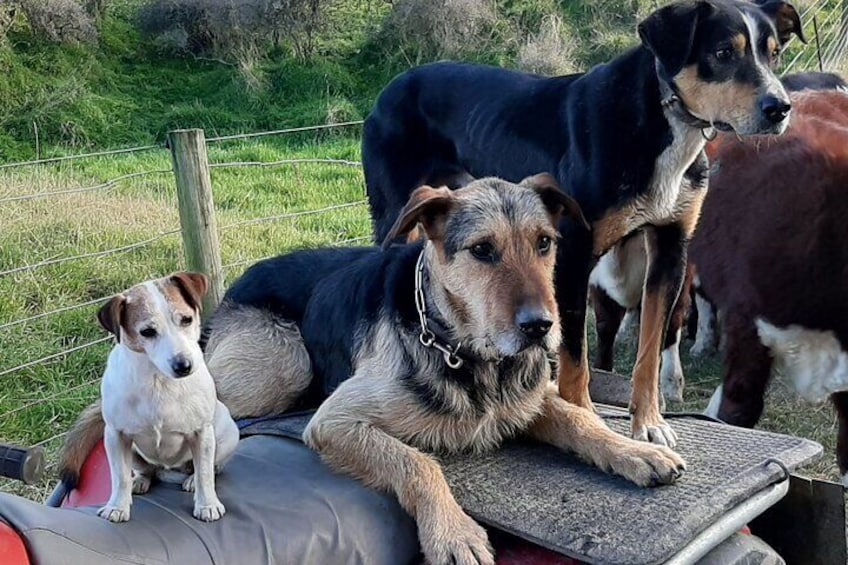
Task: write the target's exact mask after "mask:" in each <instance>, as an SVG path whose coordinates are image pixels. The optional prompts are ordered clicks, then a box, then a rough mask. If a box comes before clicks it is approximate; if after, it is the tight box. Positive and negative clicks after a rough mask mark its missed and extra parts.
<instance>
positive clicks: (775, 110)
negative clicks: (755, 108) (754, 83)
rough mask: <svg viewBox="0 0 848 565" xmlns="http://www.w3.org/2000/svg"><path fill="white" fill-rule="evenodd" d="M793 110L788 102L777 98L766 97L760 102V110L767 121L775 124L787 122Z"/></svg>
mask: <svg viewBox="0 0 848 565" xmlns="http://www.w3.org/2000/svg"><path fill="white" fill-rule="evenodd" d="M791 109H792V104H790V103H789V101H788V100H781V99H780V98H778V97H776V96H765V97H764V98H763V99H762V100H761V101H760V110H762V111H763V114H765V116H766V119H767V120H768V121H770V122H771V123H773V124H779V123H780V122H782V121H783V120H785V119H786V116H788V115H789V110H791Z"/></svg>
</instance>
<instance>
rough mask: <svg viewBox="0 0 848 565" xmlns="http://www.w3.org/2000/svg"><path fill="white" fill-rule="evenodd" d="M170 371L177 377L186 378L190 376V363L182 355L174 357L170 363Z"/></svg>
mask: <svg viewBox="0 0 848 565" xmlns="http://www.w3.org/2000/svg"><path fill="white" fill-rule="evenodd" d="M171 369H173V371H174V374H175V375H177V376H178V377H186V376H188V375H190V374H191V369H192V366H191V361H190V360H189V359H188V358H186V357H183V356H182V355H180V356H177V357H174V360H173V361H171Z"/></svg>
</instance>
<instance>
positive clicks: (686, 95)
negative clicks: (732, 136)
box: [674, 65, 758, 133]
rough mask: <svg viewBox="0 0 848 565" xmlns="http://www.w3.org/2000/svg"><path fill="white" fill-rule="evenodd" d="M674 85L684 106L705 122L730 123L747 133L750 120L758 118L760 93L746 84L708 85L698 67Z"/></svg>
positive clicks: (677, 78) (687, 69)
mask: <svg viewBox="0 0 848 565" xmlns="http://www.w3.org/2000/svg"><path fill="white" fill-rule="evenodd" d="M674 83H675V84H676V85H677V86H678V89H679V91H680V98H681V100H683V103H684V104H685V105H686V107H687V108H689V110H690V112H692V113H693V114H694V115H696V116H697V117H699V118H701V119H703V120H706V121H708V122H709V121H721V122H726V123H729V124H731V125H732V126H733V128H734V129H735V130H736V131H739V132H742V133H745V132H748V131H750V130H751V129H753V128H752V127H750V126H748V123H749V122H750V120H751V116H753V115H756V112H755V111H754V108H756V105H757V95H758V92H757V89H756V88H755V87H754V86H752V85H750V84H746V83H743V82H736V81H733V80H730V81H726V82H707V81H704V80H702V79H701V78H700V77H699V76H698V67H697V65H690V66H688V67H684V68H683V70H682V71H680V72H679V73H678V74H677V76H675V77H674Z"/></svg>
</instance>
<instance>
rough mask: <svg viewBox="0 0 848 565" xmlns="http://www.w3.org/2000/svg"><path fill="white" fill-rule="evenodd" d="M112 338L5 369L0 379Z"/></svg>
mask: <svg viewBox="0 0 848 565" xmlns="http://www.w3.org/2000/svg"><path fill="white" fill-rule="evenodd" d="M111 339H112V336H107V337H102V338H100V339H95V340H94V341H89V342H88V343H84V344H82V345H77V346H74V347H71V348H69V349H65V350H64V351H60V352H58V353H53V354H51V355H47V356H46V357H41V358H40V359H35V360H33V361H27V362H26V363H22V364H21V365H18V366H17V367H11V368H9V369H4V370H2V371H0V377H5V376H6V375H11V374H12V373H16V372H18V371H20V370H22V369H26V368H28V367H32V366H34V365H41V364H42V363H46V362H48V361H52V360H54V359H59V358H60V357H64V356H65V355H68V354H69V353H74V352H76V351H82V350H83V349H88V348H89V347H94V346H95V345H99V344H101V343H106V342H107V341H110V340H111Z"/></svg>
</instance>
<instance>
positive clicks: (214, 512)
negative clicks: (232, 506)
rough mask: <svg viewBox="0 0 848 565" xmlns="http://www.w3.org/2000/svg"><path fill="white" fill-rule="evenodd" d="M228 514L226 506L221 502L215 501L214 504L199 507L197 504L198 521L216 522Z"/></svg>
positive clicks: (196, 516)
mask: <svg viewBox="0 0 848 565" xmlns="http://www.w3.org/2000/svg"><path fill="white" fill-rule="evenodd" d="M226 513H227V510H226V508H224V505H223V504H221V501H220V500H215V501H213V502H212V504H204V505H199V504H196V505H195V506H194V517H195V518H197V519H198V520H203V521H204V522H214V521H215V520H220V519H221V517H222V516H223V515H224V514H226Z"/></svg>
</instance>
